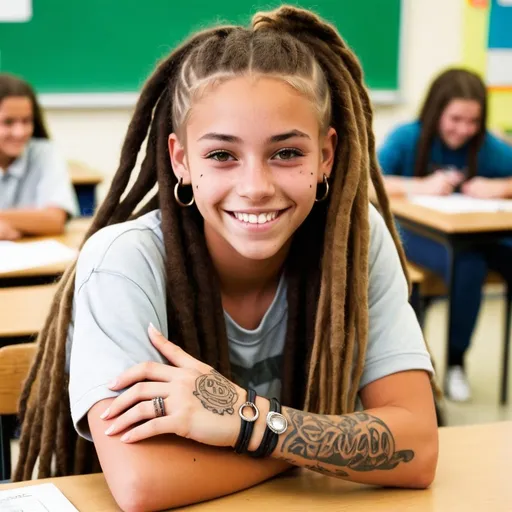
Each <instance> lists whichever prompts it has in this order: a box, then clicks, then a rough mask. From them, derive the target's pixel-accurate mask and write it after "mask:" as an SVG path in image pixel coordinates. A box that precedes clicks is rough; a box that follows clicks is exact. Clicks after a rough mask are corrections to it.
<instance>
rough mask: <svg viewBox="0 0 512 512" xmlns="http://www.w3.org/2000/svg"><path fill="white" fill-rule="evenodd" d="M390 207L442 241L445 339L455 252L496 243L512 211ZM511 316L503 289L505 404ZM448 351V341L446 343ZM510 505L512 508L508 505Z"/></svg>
mask: <svg viewBox="0 0 512 512" xmlns="http://www.w3.org/2000/svg"><path fill="white" fill-rule="evenodd" d="M390 207H391V211H392V213H393V215H394V216H395V218H396V220H397V221H398V222H399V223H400V225H401V226H402V227H404V228H406V229H408V230H410V231H412V232H414V233H417V234H418V235H421V236H424V237H427V238H431V239H432V240H435V241H437V242H440V243H441V244H443V245H444V246H445V247H446V248H447V249H448V253H449V258H450V273H449V274H450V281H449V283H448V300H449V306H448V322H447V323H448V326H447V337H446V339H447V340H449V333H450V326H451V321H452V315H453V310H452V307H453V305H452V302H451V300H450V297H451V291H452V288H453V264H454V261H455V257H456V255H457V253H459V252H461V251H463V250H464V249H466V248H467V247H470V246H472V245H475V244H484V243H496V242H498V241H499V240H501V239H502V238H505V237H507V236H512V212H485V213H482V212H478V213H456V214H454V213H444V212H440V211H437V210H433V209H431V208H426V207H424V206H420V205H417V204H414V203H412V202H410V201H408V200H406V199H391V200H390ZM511 317H512V288H511V287H508V288H507V295H506V312H505V326H504V341H503V358H502V380H501V395H500V401H501V403H502V404H506V403H507V387H508V366H509V364H508V361H509V356H510V327H511ZM446 348H447V350H448V341H447V344H446ZM511 508H512V507H511Z"/></svg>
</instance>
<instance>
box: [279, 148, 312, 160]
mask: <svg viewBox="0 0 512 512" xmlns="http://www.w3.org/2000/svg"><path fill="white" fill-rule="evenodd" d="M300 156H304V154H303V153H302V152H301V151H299V150H298V149H281V150H279V151H278V152H277V153H276V154H275V155H274V156H273V158H275V159H276V160H291V159H292V158H296V157H300Z"/></svg>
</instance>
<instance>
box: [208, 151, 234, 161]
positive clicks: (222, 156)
mask: <svg viewBox="0 0 512 512" xmlns="http://www.w3.org/2000/svg"><path fill="white" fill-rule="evenodd" d="M206 158H210V159H212V160H217V162H228V161H229V160H230V159H233V160H234V158H233V157H232V156H231V155H230V154H229V153H228V152H227V151H214V152H212V153H209V154H208V155H206Z"/></svg>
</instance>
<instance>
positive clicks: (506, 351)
mask: <svg viewBox="0 0 512 512" xmlns="http://www.w3.org/2000/svg"><path fill="white" fill-rule="evenodd" d="M407 265H408V268H409V272H410V273H411V272H414V273H415V274H416V275H418V274H419V275H421V276H422V277H421V282H420V283H419V284H418V286H417V287H416V290H414V288H413V294H412V296H411V304H412V306H413V308H414V310H415V311H416V315H417V317H418V321H419V322H420V325H421V327H422V328H423V324H424V321H425V313H426V310H427V309H428V307H429V306H430V305H431V304H432V302H433V301H434V300H436V299H439V298H442V297H446V295H447V290H446V286H445V284H444V282H443V280H442V279H441V278H440V277H439V276H438V275H437V274H435V273H434V272H432V271H430V270H428V269H424V268H422V267H420V266H418V265H415V264H414V263H411V262H408V263H407ZM411 281H412V279H411ZM486 284H505V283H504V281H503V279H502V278H501V276H500V275H499V274H497V273H495V272H489V274H488V276H487V281H486ZM504 299H505V321H504V333H503V359H502V361H501V364H502V374H501V384H500V404H501V405H506V404H507V402H508V373H509V359H510V328H511V326H512V287H509V286H507V285H506V284H505V295H504Z"/></svg>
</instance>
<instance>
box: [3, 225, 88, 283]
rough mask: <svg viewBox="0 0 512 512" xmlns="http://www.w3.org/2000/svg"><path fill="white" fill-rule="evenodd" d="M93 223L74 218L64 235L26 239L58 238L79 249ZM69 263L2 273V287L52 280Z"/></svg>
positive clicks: (31, 240)
mask: <svg viewBox="0 0 512 512" xmlns="http://www.w3.org/2000/svg"><path fill="white" fill-rule="evenodd" d="M90 225H91V219H89V218H84V219H73V220H71V221H70V222H69V223H68V225H67V227H66V232H65V233H64V234H63V235H58V236H51V237H30V238H28V237H27V238H26V239H25V240H26V241H29V242H33V241H38V240H56V241H58V242H61V243H63V244H65V245H67V246H68V247H72V248H75V249H78V248H79V247H80V244H81V243H82V240H83V238H84V236H85V233H86V231H87V230H88V229H89V226H90ZM68 265H69V262H68V263H58V264H56V265H49V266H45V267H37V268H29V269H24V270H16V271H13V272H1V273H0V288H2V287H5V286H13V285H17V286H21V285H32V284H41V283H48V282H52V281H53V280H54V279H55V278H56V277H58V276H59V275H61V274H62V273H63V272H64V271H65V270H66V268H67V266H68Z"/></svg>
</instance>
